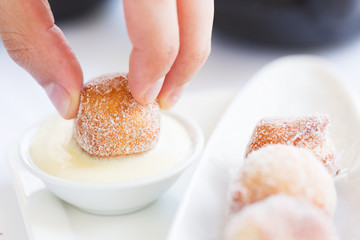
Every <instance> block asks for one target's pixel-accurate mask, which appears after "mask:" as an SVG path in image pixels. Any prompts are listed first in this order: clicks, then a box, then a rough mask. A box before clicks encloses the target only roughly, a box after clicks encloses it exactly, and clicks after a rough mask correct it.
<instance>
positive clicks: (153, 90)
mask: <svg viewBox="0 0 360 240" xmlns="http://www.w3.org/2000/svg"><path fill="white" fill-rule="evenodd" d="M129 79H130V78H129ZM163 83H164V79H163V78H161V79H159V80H158V81H156V82H155V83H153V84H148V83H147V82H146V81H145V80H144V81H137V80H135V79H131V81H129V89H130V92H131V94H132V96H133V98H134V99H135V101H137V102H138V103H140V104H142V105H147V104H151V103H153V102H155V100H156V98H157V96H158V95H159V92H160V90H161V87H162V85H163Z"/></svg>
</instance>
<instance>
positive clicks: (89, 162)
mask: <svg viewBox="0 0 360 240" xmlns="http://www.w3.org/2000/svg"><path fill="white" fill-rule="evenodd" d="M72 134H73V121H72V120H63V119H61V118H54V119H51V120H50V121H47V122H45V123H44V124H43V125H42V126H41V127H40V129H39V131H38V132H37V133H36V134H35V136H34V138H33V140H32V144H31V146H30V155H31V158H32V160H33V162H34V163H35V164H36V165H37V166H38V167H39V168H41V169H42V170H44V171H45V172H47V173H49V174H51V175H54V176H57V177H61V178H65V179H70V180H76V181H82V182H95V183H105V182H127V181H133V180H139V179H144V178H147V177H151V176H155V175H159V174H161V173H164V172H167V171H169V170H171V169H173V168H175V167H176V166H177V165H178V164H179V163H180V162H181V161H183V160H184V159H185V158H186V157H187V156H188V154H189V153H190V150H191V147H192V141H191V138H190V136H189V133H188V132H187V130H186V129H185V127H184V126H183V125H182V124H181V123H180V122H178V121H177V120H176V119H174V118H172V117H169V116H166V115H162V119H161V131H160V137H159V142H158V143H157V145H156V147H155V148H154V149H152V150H150V151H147V152H145V153H141V154H134V155H128V156H121V157H111V158H96V157H93V156H90V155H88V154H87V153H85V152H84V151H83V150H82V149H81V148H80V147H79V146H78V144H77V143H76V142H75V141H74V139H73V137H72Z"/></svg>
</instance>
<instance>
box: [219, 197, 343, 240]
mask: <svg viewBox="0 0 360 240" xmlns="http://www.w3.org/2000/svg"><path fill="white" fill-rule="evenodd" d="M242 239H247V240H310V239H311V240H338V239H339V238H338V236H337V233H336V231H335V228H334V226H333V224H332V222H331V219H330V218H329V217H328V216H326V215H325V214H324V212H323V211H321V210H320V209H319V208H317V207H316V206H314V205H312V204H311V203H309V202H308V201H307V200H306V199H304V198H297V197H290V196H287V195H283V194H279V195H274V196H272V197H269V198H267V199H265V200H263V201H260V202H257V203H254V204H251V205H248V206H247V207H245V208H244V209H243V210H242V211H241V212H239V213H237V214H235V215H234V216H232V217H231V218H230V219H229V222H228V224H227V225H226V228H225V231H224V237H223V240H242Z"/></svg>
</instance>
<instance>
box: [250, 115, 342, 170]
mask: <svg viewBox="0 0 360 240" xmlns="http://www.w3.org/2000/svg"><path fill="white" fill-rule="evenodd" d="M329 125H330V119H329V116H328V115H326V114H319V113H317V114H312V115H309V116H303V117H293V118H264V119H262V120H260V121H259V123H258V124H257V125H256V127H255V130H254V132H253V134H252V136H251V139H250V141H249V144H248V146H247V149H246V156H247V155H248V154H249V153H251V152H252V151H255V150H257V149H259V148H261V147H263V146H265V145H268V144H288V145H293V146H296V147H302V148H307V149H309V150H311V151H312V152H313V153H314V154H315V156H316V157H317V158H318V159H319V160H320V161H321V162H322V163H323V165H324V166H325V167H326V169H327V170H328V171H329V173H330V174H331V175H332V176H335V175H336V173H337V171H338V168H337V165H336V162H335V148H334V144H333V143H332V141H331V139H330V137H329V130H328V128H329Z"/></svg>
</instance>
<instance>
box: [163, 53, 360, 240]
mask: <svg viewBox="0 0 360 240" xmlns="http://www.w3.org/2000/svg"><path fill="white" fill-rule="evenodd" d="M358 103H359V102H357V100H356V97H355V95H354V94H353V93H352V92H351V91H350V90H349V89H348V88H346V87H345V86H344V85H343V82H342V81H341V78H340V77H339V75H338V74H337V73H336V71H335V70H334V67H333V66H332V65H331V64H329V63H328V62H326V61H325V60H323V59H320V58H317V57H312V56H305V55H299V56H290V57H285V58H281V59H279V60H276V61H274V62H272V63H270V64H269V65H267V66H266V67H264V68H263V69H262V70H260V71H259V72H258V74H256V75H255V76H254V78H253V79H252V80H251V81H250V82H249V84H248V85H247V86H246V87H245V88H244V89H243V90H242V91H241V92H240V93H239V95H238V96H237V98H236V99H235V100H234V101H233V103H232V104H231V105H230V107H229V108H228V110H227V111H226V113H225V114H224V116H223V118H222V119H221V121H220V122H219V124H218V126H217V128H216V129H215V131H214V133H213V135H212V137H211V138H210V141H209V142H208V144H207V146H206V148H205V151H204V154H203V156H202V158H201V160H200V163H199V165H198V168H197V170H196V171H195V173H194V176H193V179H192V182H191V184H190V187H189V188H188V190H187V193H186V195H185V198H184V200H183V202H182V203H181V205H180V208H179V210H178V213H177V216H176V218H175V221H174V224H173V226H172V229H171V231H170V234H169V236H168V240H184V239H186V240H219V239H221V234H222V229H223V225H224V223H225V217H224V215H225V211H226V210H225V209H226V205H227V203H226V195H227V186H228V183H229V178H230V174H229V173H230V172H231V170H232V169H234V168H236V167H239V166H241V164H242V160H243V156H244V151H245V147H246V145H247V143H248V141H249V138H250V135H251V133H252V131H253V129H254V127H255V124H256V123H257V122H258V121H259V120H260V119H261V118H263V117H270V116H288V115H304V114H309V113H314V112H320V113H327V114H329V116H330V119H331V122H332V125H331V127H330V136H331V138H332V139H333V141H334V143H335V145H336V148H337V150H338V153H339V155H338V156H339V161H340V165H341V168H342V169H343V173H342V174H340V176H338V177H337V178H336V188H337V193H338V205H337V209H336V214H335V218H334V221H335V225H336V228H337V230H338V232H339V235H340V237H341V238H342V239H347V240H353V239H354V240H355V239H358V236H360V228H358V227H357V226H358V225H359V224H360V204H358V203H359V202H360V184H358V183H359V182H360V170H358V169H359V168H358V167H357V165H358V162H359V161H357V158H358V155H359V152H360V147H358V146H360V144H359V138H360V114H359V113H360V108H359V106H358V105H357V104H358Z"/></svg>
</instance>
